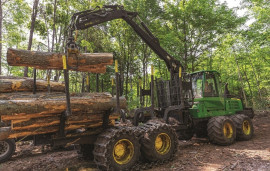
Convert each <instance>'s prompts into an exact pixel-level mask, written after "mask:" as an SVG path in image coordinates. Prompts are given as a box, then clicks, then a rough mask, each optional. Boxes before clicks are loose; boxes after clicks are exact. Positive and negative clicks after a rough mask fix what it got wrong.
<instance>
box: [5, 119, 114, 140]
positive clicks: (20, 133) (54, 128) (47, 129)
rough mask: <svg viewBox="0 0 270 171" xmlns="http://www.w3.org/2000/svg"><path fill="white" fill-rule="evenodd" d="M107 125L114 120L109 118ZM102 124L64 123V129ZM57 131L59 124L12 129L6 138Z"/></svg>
mask: <svg viewBox="0 0 270 171" xmlns="http://www.w3.org/2000/svg"><path fill="white" fill-rule="evenodd" d="M109 125H114V120H110V123H109ZM101 126H102V122H96V121H94V122H88V123H86V124H81V125H66V127H65V130H66V131H68V130H76V129H80V128H98V127H101ZM58 131H59V126H51V127H39V128H37V129H36V128H34V129H29V130H12V131H11V134H10V135H9V137H8V138H19V137H25V136H29V135H38V134H48V133H56V132H58Z"/></svg>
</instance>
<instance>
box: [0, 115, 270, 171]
mask: <svg viewBox="0 0 270 171" xmlns="http://www.w3.org/2000/svg"><path fill="white" fill-rule="evenodd" d="M254 128H255V135H254V137H253V139H252V140H250V141H237V142H236V143H234V144H233V145H230V146H217V145H213V144H210V143H209V142H208V140H207V139H197V138H192V140H190V141H179V143H180V144H179V147H178V148H179V150H178V152H177V155H176V158H175V159H174V160H173V161H172V162H170V163H167V164H165V165H162V166H157V167H153V168H152V169H150V170H149V171H163V170H164V171H167V170H204V171H208V170H224V171H225V170H254V171H256V170H258V171H269V170H270V112H268V113H267V112H256V116H255V118H254ZM41 149H42V146H33V145H32V143H31V142H24V143H17V149H16V153H15V155H13V157H12V158H11V159H10V160H9V161H7V162H5V163H2V164H0V170H1V171H2V170H3V171H17V170H20V171H30V170H50V171H53V170H66V168H69V169H68V170H69V171H70V170H74V171H75V170H76V171H83V170H84V171H87V170H96V169H95V167H96V166H95V164H94V162H93V161H87V160H84V159H82V158H80V157H79V155H78V154H77V151H76V150H74V148H70V149H69V150H51V149H47V150H46V149H45V152H42V150H41Z"/></svg>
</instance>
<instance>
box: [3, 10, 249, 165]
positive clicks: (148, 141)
mask: <svg viewBox="0 0 270 171" xmlns="http://www.w3.org/2000/svg"><path fill="white" fill-rule="evenodd" d="M120 18H121V19H124V20H125V21H126V22H127V23H128V24H129V25H130V26H131V27H132V28H133V29H134V31H135V32H136V33H137V34H138V35H139V36H140V37H141V38H142V39H143V40H144V41H145V43H146V44H147V45H148V46H149V47H150V48H151V49H152V50H153V51H154V52H155V53H156V54H157V55H158V56H159V57H160V58H161V59H162V60H164V61H165V63H166V65H167V68H168V70H169V71H170V74H171V79H170V80H169V81H163V80H161V79H157V80H155V81H154V76H153V72H152V74H151V85H150V87H151V89H150V90H144V89H141V93H140V94H141V97H143V96H150V97H151V106H150V107H143V104H142V107H141V108H138V109H137V110H136V111H135V113H134V117H133V118H132V119H133V125H134V126H117V127H111V128H108V119H107V118H108V114H105V115H104V120H103V127H102V128H101V129H99V130H96V133H95V134H91V135H88V136H84V137H79V138H80V141H77V139H78V137H75V138H68V137H65V132H64V126H65V122H64V121H65V118H66V117H68V116H69V115H72V113H71V109H70V97H69V87H68V85H69V77H68V69H69V67H68V66H66V67H64V78H65V84H66V100H67V110H66V113H65V114H63V115H62V117H61V120H60V123H62V124H60V125H62V126H61V127H60V131H59V132H60V136H59V137H58V138H57V139H53V140H51V141H53V143H54V144H58V145H61V144H63V143H72V142H76V143H79V144H80V146H81V152H82V154H83V155H84V156H89V155H90V156H91V154H92V153H93V154H94V158H95V162H96V164H97V165H98V167H99V168H100V169H102V170H128V169H134V170H141V169H145V168H148V167H151V166H152V165H157V164H159V163H164V162H166V161H169V160H170V159H172V158H173V156H174V154H175V153H176V151H177V144H178V143H177V138H176V137H177V136H176V134H175V130H176V131H177V133H178V138H179V139H185V140H187V139H190V138H192V136H193V135H194V133H195V134H196V136H197V137H204V136H208V137H209V139H210V141H211V142H213V143H216V144H220V145H229V144H231V143H233V142H234V140H235V139H236V138H237V139H239V140H248V139H250V138H251V137H252V135H253V126H252V122H251V118H253V116H254V113H253V110H252V109H244V108H243V104H242V102H241V100H240V99H235V98H230V95H229V93H228V90H227V88H225V93H224V94H223V93H222V90H221V86H220V82H219V74H218V73H217V72H216V71H200V72H195V73H191V74H186V73H185V72H184V71H183V70H182V68H183V67H182V65H181V63H180V62H179V61H177V60H175V59H174V58H173V57H172V56H171V55H170V54H168V53H167V52H166V51H165V50H164V49H163V48H162V47H161V46H160V44H159V41H158V39H157V38H156V37H155V36H154V35H153V34H152V33H151V32H150V30H149V29H148V28H147V26H146V25H145V24H144V23H143V22H142V21H141V20H140V18H139V17H138V13H136V12H129V11H126V10H124V8H123V7H122V6H118V5H112V6H103V8H100V7H97V8H95V9H93V10H87V11H83V12H79V13H75V14H74V15H73V16H72V19H71V24H70V28H69V29H70V30H69V38H68V42H67V51H66V56H67V58H64V60H68V59H69V55H76V54H77V53H78V52H79V50H78V47H77V45H76V43H75V41H76V40H75V39H76V36H75V39H74V37H73V32H74V31H76V30H83V29H87V28H89V27H92V26H94V25H98V24H100V23H104V22H107V21H110V20H114V19H120ZM136 19H137V21H139V22H140V25H139V24H137V21H136ZM64 63H65V62H64ZM116 68H117V67H116ZM118 83H119V75H118V71H117V69H116V84H118ZM226 87H227V86H226ZM154 90H156V91H155V92H154ZM155 93H156V95H157V99H158V101H157V103H158V105H157V106H156V107H155V98H154V94H155ZM116 94H117V99H119V86H117V93H116ZM116 111H117V112H119V111H120V109H119V102H118V103H117V110H116ZM149 114H150V116H149ZM122 119H123V120H125V116H124V115H122ZM161 119H163V121H165V122H167V124H165V123H163V122H161V121H160V120H161ZM139 123H142V124H140V126H138V125H139ZM169 124H171V125H172V126H173V127H174V129H173V128H172V126H169ZM126 125H128V124H126ZM76 138H77V139H76ZM0 142H3V141H0ZM93 144H94V145H93ZM0 151H1V149H0ZM0 157H1V156H0ZM141 161H146V162H141Z"/></svg>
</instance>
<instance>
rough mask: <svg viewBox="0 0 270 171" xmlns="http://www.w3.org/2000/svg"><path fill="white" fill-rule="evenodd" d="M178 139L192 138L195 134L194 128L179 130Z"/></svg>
mask: <svg viewBox="0 0 270 171" xmlns="http://www.w3.org/2000/svg"><path fill="white" fill-rule="evenodd" d="M177 135H178V139H179V140H190V139H191V138H192V137H193V135H194V130H193V129H186V130H180V131H177Z"/></svg>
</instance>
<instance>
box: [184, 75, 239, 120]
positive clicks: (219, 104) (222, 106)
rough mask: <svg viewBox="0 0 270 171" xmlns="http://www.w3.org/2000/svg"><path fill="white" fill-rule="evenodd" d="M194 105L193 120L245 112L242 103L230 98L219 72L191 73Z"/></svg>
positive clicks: (192, 109) (192, 110)
mask: <svg viewBox="0 0 270 171" xmlns="http://www.w3.org/2000/svg"><path fill="white" fill-rule="evenodd" d="M190 75H191V80H192V91H193V97H194V104H193V106H192V108H190V109H189V110H190V113H191V116H192V117H193V118H206V117H212V116H224V115H232V114H236V113H237V112H240V111H243V104H242V101H241V100H240V99H238V98H230V97H228V95H226V94H225V93H224V89H223V88H222V86H221V82H220V74H219V73H218V72H217V71H199V72H194V73H191V74H190Z"/></svg>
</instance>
